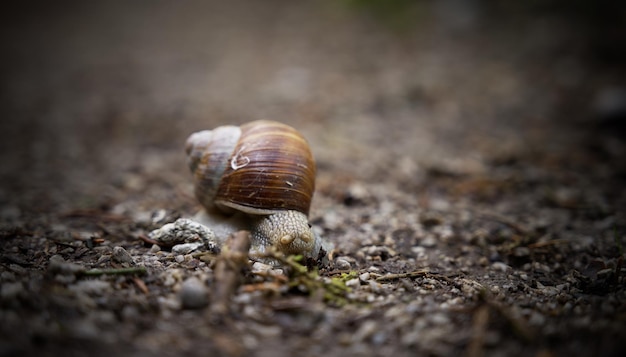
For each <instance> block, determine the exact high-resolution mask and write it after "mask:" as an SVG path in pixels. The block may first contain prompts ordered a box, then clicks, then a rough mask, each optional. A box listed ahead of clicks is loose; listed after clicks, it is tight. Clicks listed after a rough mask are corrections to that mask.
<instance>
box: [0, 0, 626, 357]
mask: <svg viewBox="0 0 626 357" xmlns="http://www.w3.org/2000/svg"><path fill="white" fill-rule="evenodd" d="M225 3H226V2H224V3H222V2H217V1H215V2H188V3H186V4H185V5H181V4H179V3H178V2H176V4H174V3H171V2H141V1H140V2H132V3H129V2H95V3H94V2H79V1H77V2H72V3H67V4H65V5H63V6H61V5H60V4H59V3H57V2H55V3H54V5H49V7H44V6H39V7H35V6H33V7H30V8H28V7H24V8H20V9H16V10H11V11H8V12H7V13H4V14H3V15H1V17H2V25H1V26H2V31H1V34H0V36H1V39H2V43H3V45H2V51H3V54H2V56H1V57H2V58H1V59H0V61H1V62H2V64H3V66H1V67H2V70H1V71H2V78H3V79H2V87H1V92H0V94H1V96H0V104H1V108H2V109H1V113H2V119H1V121H0V139H1V141H0V160H1V161H0V162H1V165H0V203H1V205H0V255H1V257H0V284H1V289H0V356H18V355H19V356H25V355H38V356H55V355H65V356H86V355H89V356H109V355H111V354H112V353H115V354H117V355H133V356H148V355H164V356H180V355H186V356H200V355H228V356H244V355H254V356H270V355H271V356H291V355H295V354H298V355H302V356H314V355H316V356H319V355H325V356H344V355H363V356H365V355H379V356H392V355H393V356H409V355H410V356H414V355H425V356H457V355H466V356H470V357H475V356H482V355H486V356H541V357H546V356H591V355H597V356H618V355H621V354H622V353H623V351H624V347H626V346H625V343H624V341H625V340H626V275H625V272H626V267H624V262H623V260H624V254H625V252H624V246H625V245H626V209H625V208H626V190H624V187H625V183H626V169H625V168H626V165H624V162H626V142H625V139H624V138H625V137H626V136H625V135H624V134H625V133H626V71H625V67H624V63H626V54H625V53H624V51H623V48H622V47H623V43H625V42H626V31H625V30H626V29H625V26H624V24H625V23H626V21H625V20H626V15H625V13H624V8H623V6H620V5H617V2H612V1H599V2H594V4H593V5H590V4H588V3H587V2H585V1H574V2H571V1H570V2H565V1H558V0H555V1H548V2H543V3H542V4H539V3H541V2H531V3H530V5H528V4H527V5H525V6H522V5H506V4H503V3H502V2H495V1H479V0H474V1H455V0H446V1H438V2H426V1H425V2H406V1H398V2H396V3H395V4H394V5H393V6H391V5H389V3H388V2H381V1H374V0H372V1H367V0H361V1H358V0H353V1H349V0H345V1H338V2H337V1H301V2H292V1H279V0H273V1H264V2H261V1H242V0H239V1H229V2H227V3H228V5H225ZM255 119H273V120H277V121H282V122H285V123H288V124H290V125H292V126H294V127H296V128H298V129H299V130H300V131H301V132H302V133H303V134H304V135H305V136H306V138H307V139H308V140H309V142H310V144H311V147H312V150H313V152H314V154H315V158H316V161H317V172H318V174H317V184H316V193H315V197H314V199H313V204H312V208H311V213H310V221H311V224H312V225H313V226H314V227H315V229H316V230H318V232H320V233H321V235H322V236H323V237H324V238H325V239H326V240H328V241H329V242H331V243H332V244H334V250H333V251H332V252H330V263H329V264H328V265H327V266H325V267H322V268H320V269H319V270H314V269H311V270H310V272H308V273H305V272H299V271H298V270H297V269H295V268H293V269H289V268H285V269H283V271H282V272H283V274H280V271H278V272H277V271H270V272H265V273H264V272H260V271H257V270H254V271H252V270H251V268H250V266H249V264H248V263H247V262H244V263H245V264H243V265H242V266H238V267H236V269H235V270H233V271H231V275H232V273H233V272H235V273H236V274H235V276H236V277H238V278H239V281H238V283H239V284H240V285H238V287H237V288H236V290H235V291H233V292H232V293H233V295H232V296H228V299H227V300H219V297H218V295H219V294H218V293H216V291H217V290H219V289H220V288H222V287H223V284H225V283H224V278H223V276H221V275H220V274H221V273H217V272H216V271H217V269H218V268H217V266H218V265H219V264H218V263H219V262H220V261H226V260H220V259H225V258H223V257H222V258H220V256H215V255H210V254H202V253H189V254H183V253H176V252H172V251H170V250H169V249H165V248H162V249H161V248H157V247H155V246H153V245H152V244H149V243H146V242H145V241H144V240H142V238H145V236H146V235H147V234H148V233H149V232H150V231H151V230H152V229H155V228H158V227H161V226H162V225H163V224H165V223H167V222H171V221H173V220H175V219H176V218H179V217H191V216H193V215H194V214H195V213H196V212H197V211H198V210H199V208H200V206H199V204H198V203H197V202H196V200H195V198H194V196H193V188H192V182H191V174H190V173H189V172H188V169H187V167H186V162H185V156H184V143H185V139H186V138H187V136H188V135H189V134H191V133H192V132H195V131H197V130H201V129H210V128H213V127H215V126H218V125H223V124H233V123H234V124H240V123H244V122H247V121H250V120H255ZM225 301H226V302H227V304H226V305H227V306H226V308H225V311H218V309H216V308H215V306H216V304H217V303H218V302H222V303H223V302H225Z"/></svg>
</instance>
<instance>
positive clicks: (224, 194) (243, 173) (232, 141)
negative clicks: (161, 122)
mask: <svg viewBox="0 0 626 357" xmlns="http://www.w3.org/2000/svg"><path fill="white" fill-rule="evenodd" d="M186 152H187V156H188V164H189V168H190V169H191V171H192V173H193V175H194V190H195V195H196V197H197V199H198V201H200V203H201V204H202V206H204V208H205V209H206V213H207V214H208V215H214V214H227V215H232V214H236V213H243V214H245V215H246V216H247V217H248V218H249V220H248V221H249V223H250V224H249V225H250V228H249V229H250V230H251V232H252V240H253V241H252V245H253V247H255V249H256V250H257V251H259V252H263V251H264V250H265V249H266V248H267V247H269V246H275V247H276V248H278V249H279V250H281V251H283V252H285V253H288V254H304V255H305V256H307V257H311V258H317V255H318V252H319V250H320V246H321V242H320V239H319V238H318V237H316V236H315V234H314V233H313V231H312V229H311V226H310V225H309V224H308V219H307V216H308V213H309V208H310V206H311V199H312V197H313V191H314V190H315V161H314V159H313V155H312V153H311V150H310V148H309V145H308V143H307V141H306V139H305V138H304V137H303V136H302V135H301V134H300V133H299V132H298V131H296V130H295V129H294V128H292V127H290V126H288V125H285V124H282V123H278V122H274V121H268V120H258V121H253V122H250V123H247V124H244V125H241V126H239V127H238V126H230V125H229V126H221V127H218V128H215V129H213V130H204V131H200V132H197V133H194V134H192V135H191V136H190V137H189V139H188V140H187V144H186Z"/></svg>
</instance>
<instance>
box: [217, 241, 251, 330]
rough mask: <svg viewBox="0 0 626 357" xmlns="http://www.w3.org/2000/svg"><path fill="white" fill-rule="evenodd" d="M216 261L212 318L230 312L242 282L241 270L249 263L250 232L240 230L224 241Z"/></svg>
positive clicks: (220, 316)
mask: <svg viewBox="0 0 626 357" xmlns="http://www.w3.org/2000/svg"><path fill="white" fill-rule="evenodd" d="M222 249H223V250H222V253H221V254H220V256H219V257H218V260H217V262H216V263H215V290H214V291H215V293H214V294H213V297H212V299H211V300H212V301H211V308H210V310H209V311H210V313H211V318H212V319H214V318H218V319H220V318H222V317H223V316H224V315H225V314H226V313H227V312H228V306H229V304H230V299H231V297H232V295H233V294H234V293H235V291H236V290H237V287H238V286H239V284H240V283H241V270H242V268H244V267H245V266H246V265H247V264H248V251H249V250H250V233H249V232H247V231H239V232H237V233H235V234H233V235H232V236H230V237H229V239H228V240H227V241H226V242H225V243H224V246H223V248H222Z"/></svg>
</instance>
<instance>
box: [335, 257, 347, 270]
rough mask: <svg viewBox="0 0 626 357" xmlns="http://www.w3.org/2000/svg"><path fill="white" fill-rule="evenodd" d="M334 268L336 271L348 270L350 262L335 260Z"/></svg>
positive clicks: (340, 259)
mask: <svg viewBox="0 0 626 357" xmlns="http://www.w3.org/2000/svg"><path fill="white" fill-rule="evenodd" d="M335 268H337V269H338V270H350V262H349V261H347V260H345V259H343V258H337V259H335Z"/></svg>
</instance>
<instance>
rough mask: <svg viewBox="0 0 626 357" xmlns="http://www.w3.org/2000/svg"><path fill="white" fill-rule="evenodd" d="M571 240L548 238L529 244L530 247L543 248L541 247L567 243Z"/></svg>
mask: <svg viewBox="0 0 626 357" xmlns="http://www.w3.org/2000/svg"><path fill="white" fill-rule="evenodd" d="M569 242H570V240H569V239H552V240H548V241H544V242H536V243H532V244H529V245H528V248H541V247H547V246H550V245H557V244H567V243H569Z"/></svg>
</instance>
